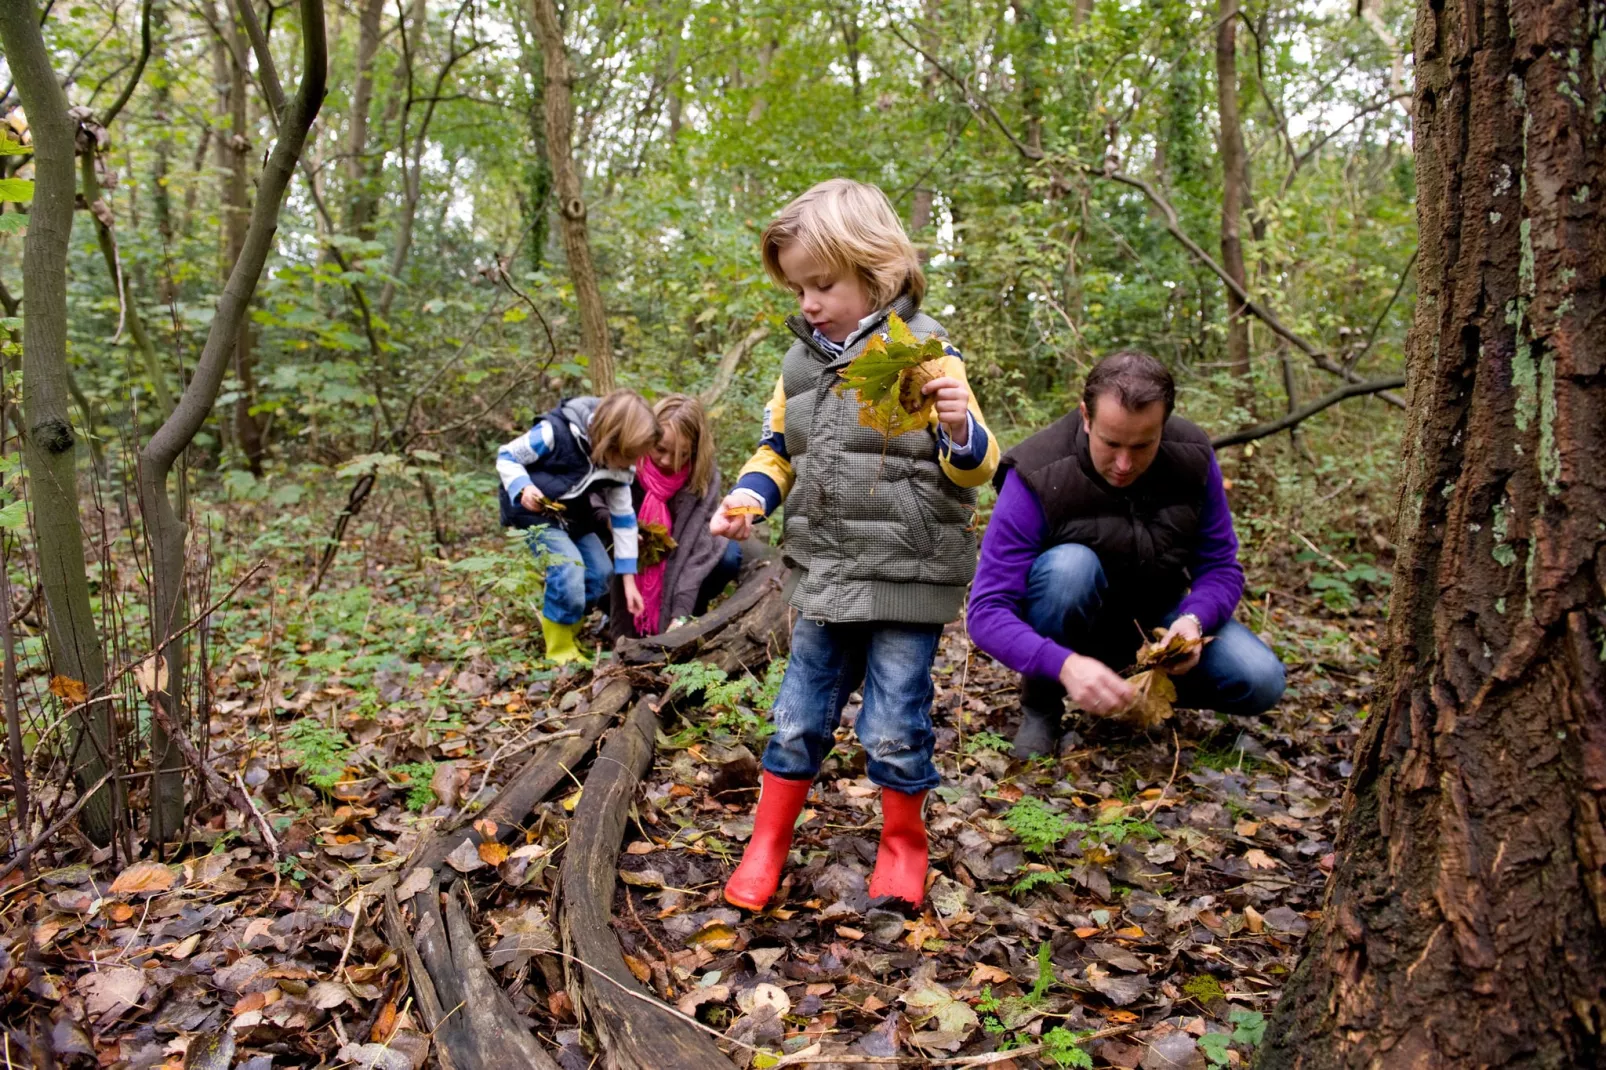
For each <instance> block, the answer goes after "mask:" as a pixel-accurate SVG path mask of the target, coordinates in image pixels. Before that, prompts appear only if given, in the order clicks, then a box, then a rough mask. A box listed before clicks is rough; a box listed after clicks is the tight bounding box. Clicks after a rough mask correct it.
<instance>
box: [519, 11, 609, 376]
mask: <svg viewBox="0 0 1606 1070" xmlns="http://www.w3.org/2000/svg"><path fill="white" fill-rule="evenodd" d="M530 3H531V10H532V12H533V14H534V16H535V32H536V36H538V37H539V38H540V39H541V60H542V67H543V68H544V74H545V76H546V77H545V87H544V93H543V96H544V98H545V99H544V101H543V103H544V104H545V106H546V143H547V154H548V157H549V159H550V162H551V164H552V178H553V186H554V188H555V189H556V190H557V194H558V214H559V217H560V218H561V219H562V221H563V226H562V229H563V250H564V253H565V254H566V255H567V257H568V261H569V281H570V282H572V283H574V296H575V301H576V302H577V303H578V304H579V306H580V348H581V349H582V350H583V351H584V353H585V355H586V357H587V358H589V360H590V362H591V386H592V389H594V390H595V391H596V392H597V393H598V394H606V393H608V391H610V390H612V389H613V387H614V371H613V345H612V343H611V342H610V341H609V339H608V316H607V311H606V310H605V309H604V308H603V304H602V290H601V288H600V287H599V286H598V285H597V269H596V267H595V266H594V265H593V264H592V261H591V238H590V236H589V235H588V234H587V232H586V202H585V198H584V197H583V196H582V195H581V189H580V172H579V169H578V168H577V167H576V166H575V162H574V145H573V143H572V141H571V132H570V130H571V127H572V126H573V123H574V101H573V100H572V98H571V97H570V95H569V86H570V83H571V82H572V81H573V80H574V75H573V73H572V69H571V67H570V64H569V50H568V47H567V46H566V45H565V44H564V41H563V27H562V25H561V24H559V22H558V12H557V9H556V8H554V7H553V5H552V0H530Z"/></svg>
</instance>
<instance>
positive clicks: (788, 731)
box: [764, 617, 942, 792]
mask: <svg viewBox="0 0 1606 1070" xmlns="http://www.w3.org/2000/svg"><path fill="white" fill-rule="evenodd" d="M941 638H942V626H941V625H937V624H884V623H873V622H872V623H865V624H822V623H820V622H818V621H812V620H808V619H806V618H802V617H800V618H798V622H797V626H796V627H794V628H793V629H792V657H791V660H790V661H788V662H787V664H786V676H785V677H784V678H783V679H782V680H781V691H780V694H778V695H777V696H776V697H775V709H774V711H773V717H774V720H775V734H774V735H773V736H771V737H770V742H769V746H768V747H766V748H765V749H764V768H765V769H766V770H768V771H769V772H771V773H774V774H775V775H776V776H779V777H786V778H788V779H791V780H802V779H810V780H812V779H813V778H814V776H815V774H817V773H818V772H819V771H820V763H821V762H823V761H825V756H826V755H827V754H828V753H830V750H831V744H832V742H833V737H834V733H835V732H836V728H837V725H838V724H839V723H840V722H841V719H842V707H843V706H845V705H846V704H847V701H848V696H849V695H850V694H852V693H853V692H854V691H855V690H857V689H858V687H859V685H860V684H861V683H862V684H863V685H864V709H863V710H862V711H861V712H860V714H859V720H858V723H857V729H858V734H859V742H860V743H862V744H863V745H864V752H865V755H866V757H867V759H868V762H867V765H868V769H867V772H868V773H869V775H870V780H871V782H872V783H875V784H879V785H880V786H881V787H884V788H892V789H893V790H894V791H902V792H917V791H928V790H930V789H931V788H934V787H936V786H937V783H938V780H939V777H938V776H937V766H936V764H935V763H933V762H932V760H931V755H932V751H933V750H934V748H935V747H936V741H937V740H936V735H935V734H934V733H933V732H932V730H931V699H932V695H933V689H932V686H931V662H932V659H933V658H935V657H936V655H937V641H938V640H939V639H941Z"/></svg>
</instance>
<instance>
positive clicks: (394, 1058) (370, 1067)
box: [340, 1044, 413, 1070]
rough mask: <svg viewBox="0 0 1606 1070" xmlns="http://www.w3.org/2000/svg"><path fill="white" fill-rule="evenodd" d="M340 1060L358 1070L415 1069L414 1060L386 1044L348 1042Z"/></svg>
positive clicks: (342, 1049)
mask: <svg viewBox="0 0 1606 1070" xmlns="http://www.w3.org/2000/svg"><path fill="white" fill-rule="evenodd" d="M340 1061H341V1062H343V1063H349V1064H351V1065H352V1066H354V1067H356V1068H357V1070H413V1061H412V1060H411V1059H409V1058H408V1057H407V1056H406V1055H405V1054H403V1053H402V1052H400V1051H397V1050H396V1049H395V1048H391V1047H388V1046H386V1045H384V1044H347V1045H345V1046H344V1047H342V1048H341V1049H340Z"/></svg>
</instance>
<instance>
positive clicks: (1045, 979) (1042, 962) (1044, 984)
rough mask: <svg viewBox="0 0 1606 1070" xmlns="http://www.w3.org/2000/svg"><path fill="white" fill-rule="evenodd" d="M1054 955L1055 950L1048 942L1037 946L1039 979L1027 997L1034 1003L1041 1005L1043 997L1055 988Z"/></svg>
mask: <svg viewBox="0 0 1606 1070" xmlns="http://www.w3.org/2000/svg"><path fill="white" fill-rule="evenodd" d="M1052 954H1053V949H1052V948H1050V947H1049V944H1048V941H1047V940H1044V941H1043V942H1042V943H1040V944H1038V945H1037V977H1036V978H1035V979H1034V980H1033V981H1032V991H1031V994H1030V995H1028V996H1027V997H1026V998H1027V999H1028V1000H1029V1001H1030V1002H1032V1003H1041V1002H1042V1001H1043V997H1045V996H1047V995H1048V990H1049V989H1050V988H1053V987H1054V963H1053V962H1052V961H1051V955H1052Z"/></svg>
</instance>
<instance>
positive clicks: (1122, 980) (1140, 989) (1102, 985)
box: [1087, 966, 1149, 1007]
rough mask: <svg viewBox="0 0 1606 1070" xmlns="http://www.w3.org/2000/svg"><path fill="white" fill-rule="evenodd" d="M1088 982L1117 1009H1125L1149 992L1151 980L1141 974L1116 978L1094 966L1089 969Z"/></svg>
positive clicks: (1123, 975)
mask: <svg viewBox="0 0 1606 1070" xmlns="http://www.w3.org/2000/svg"><path fill="white" fill-rule="evenodd" d="M1087 981H1088V984H1090V985H1092V986H1093V990H1094V991H1096V992H1098V993H1099V995H1101V996H1103V997H1104V998H1105V999H1107V1000H1109V1001H1110V1002H1111V1003H1113V1004H1115V1005H1116V1006H1117V1007H1125V1006H1126V1005H1127V1004H1129V1003H1132V1002H1134V1001H1135V1000H1137V998H1138V997H1139V996H1141V995H1143V994H1144V993H1145V992H1147V991H1148V990H1149V979H1148V978H1147V977H1145V976H1144V975H1143V974H1141V973H1136V974H1122V975H1119V976H1116V975H1112V974H1109V973H1106V972H1105V971H1104V970H1101V969H1098V968H1097V967H1094V966H1089V967H1088V969H1087Z"/></svg>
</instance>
